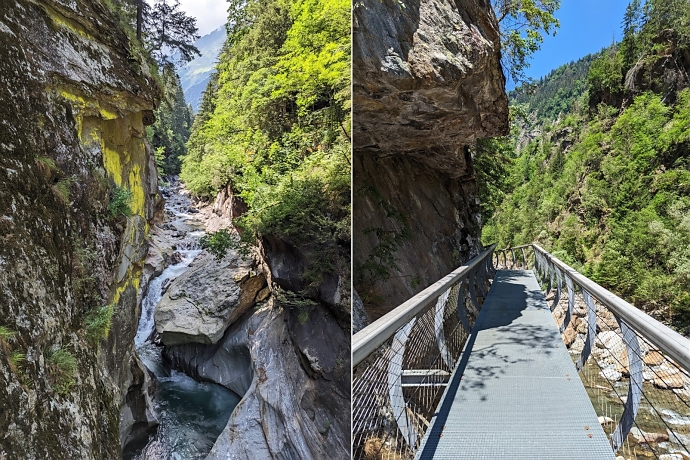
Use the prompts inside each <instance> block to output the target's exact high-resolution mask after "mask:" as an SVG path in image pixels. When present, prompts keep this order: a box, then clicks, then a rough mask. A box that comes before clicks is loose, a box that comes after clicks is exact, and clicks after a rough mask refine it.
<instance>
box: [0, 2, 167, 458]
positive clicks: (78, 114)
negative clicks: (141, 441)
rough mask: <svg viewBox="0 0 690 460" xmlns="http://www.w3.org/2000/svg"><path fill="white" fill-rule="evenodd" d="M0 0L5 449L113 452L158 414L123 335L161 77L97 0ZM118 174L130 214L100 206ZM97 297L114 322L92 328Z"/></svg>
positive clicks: (0, 386) (131, 312)
mask: <svg viewBox="0 0 690 460" xmlns="http://www.w3.org/2000/svg"><path fill="white" fill-rule="evenodd" d="M0 4H1V6H2V7H1V9H2V11H3V16H2V17H1V18H0V100H1V101H2V104H0V268H1V269H0V327H2V329H1V331H2V332H3V333H2V334H0V407H2V408H3V409H2V411H0V433H2V434H3V436H2V437H0V458H3V459H4V458H22V459H63V458H79V459H102V458H118V456H120V455H121V454H120V449H121V436H123V435H124V436H126V435H127V434H128V433H129V432H130V431H131V430H132V428H133V426H134V425H135V424H136V423H139V424H143V425H146V426H148V425H149V424H150V423H152V422H153V420H151V419H150V414H147V410H146V404H145V400H144V399H145V396H144V395H142V394H141V392H140V391H137V385H138V384H143V383H144V380H145V376H144V374H143V373H142V372H141V367H140V365H139V364H138V360H137V359H136V357H135V356H134V354H133V350H132V339H133V337H134V334H135V332H136V325H137V317H138V316H137V313H138V312H137V297H138V288H139V279H140V272H141V266H140V262H141V260H142V258H143V257H144V256H145V254H146V241H145V235H146V232H147V229H148V221H149V220H150V219H151V218H152V217H153V213H154V211H155V209H154V202H155V200H154V198H155V195H156V171H155V167H154V164H153V163H152V162H151V158H152V156H151V155H150V152H148V151H147V148H146V145H145V142H144V136H145V133H144V118H146V117H147V115H148V114H149V113H150V110H151V109H152V108H153V105H154V100H153V99H154V95H156V94H157V89H156V86H155V83H154V82H153V81H152V79H151V78H150V74H149V69H148V67H147V65H146V64H143V63H142V62H140V60H139V59H137V58H136V57H134V56H133V55H132V54H130V53H129V52H128V50H129V49H131V43H130V42H129V38H128V37H127V35H126V34H125V33H124V32H123V31H122V30H121V29H120V28H119V27H118V25H117V24H116V22H115V21H114V20H113V18H112V17H111V15H110V13H109V12H108V10H107V8H106V7H105V5H104V4H103V3H101V2H100V1H95V2H86V1H83V0H73V1H63V0H54V1H30V0H17V1H10V0H2V2H0ZM115 186H121V187H125V188H127V189H128V190H130V191H131V192H132V199H131V209H132V214H133V215H132V216H131V217H128V218H124V217H123V216H122V215H113V214H112V213H111V212H110V211H109V210H108V208H107V207H108V202H109V195H110V193H111V191H112V190H113V188H114V187H115ZM103 305H112V307H113V316H112V319H111V321H110V327H109V330H101V331H99V332H98V333H97V334H96V335H90V334H89V332H88V331H87V324H88V318H89V315H91V314H93V312H95V311H97V310H98V309H99V308H100V307H101V306H103ZM121 404H129V406H128V407H130V406H131V407H130V411H129V413H130V415H131V417H130V418H129V420H128V422H129V423H125V424H124V425H121V421H120V406H121ZM122 431H124V433H122Z"/></svg>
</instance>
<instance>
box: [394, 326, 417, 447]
mask: <svg viewBox="0 0 690 460" xmlns="http://www.w3.org/2000/svg"><path fill="white" fill-rule="evenodd" d="M416 320H417V318H412V320H410V322H409V323H407V324H406V325H405V326H404V327H403V328H402V329H400V330H399V331H398V332H397V333H396V334H395V337H393V344H392V345H391V348H390V359H389V361H388V397H389V398H390V403H391V409H392V410H393V417H394V418H395V422H396V424H397V425H398V429H399V430H400V434H402V436H403V439H405V441H406V442H407V444H408V445H409V446H410V447H412V448H413V449H414V448H415V447H416V446H417V431H416V430H415V429H414V426H413V425H412V421H411V420H410V416H409V414H408V411H407V403H406V402H405V396H404V395H403V389H402V371H403V358H404V356H405V344H406V343H407V339H408V338H409V336H410V332H411V331H412V327H413V326H414V324H415V322H416Z"/></svg>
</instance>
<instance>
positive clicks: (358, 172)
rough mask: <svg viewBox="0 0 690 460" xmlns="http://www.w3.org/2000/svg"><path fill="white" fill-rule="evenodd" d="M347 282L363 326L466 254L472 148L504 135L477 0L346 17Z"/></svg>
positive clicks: (474, 202) (497, 72)
mask: <svg viewBox="0 0 690 460" xmlns="http://www.w3.org/2000/svg"><path fill="white" fill-rule="evenodd" d="M353 80H354V81H353V89H354V95H353V104H354V116H353V128H354V133H353V139H354V148H355V151H354V153H355V154H354V159H353V173H354V184H353V185H354V202H353V213H354V216H353V220H354V222H355V226H354V244H353V247H354V253H353V257H354V267H355V273H354V282H355V287H356V288H357V290H358V293H359V295H360V296H361V297H362V300H363V302H364V304H365V307H366V310H367V313H368V314H369V316H370V318H371V319H372V320H375V319H376V318H377V317H379V316H381V315H382V314H384V313H386V312H387V311H389V310H390V309H391V308H393V307H395V306H396V305H398V304H399V303H401V302H403V301H404V300H406V299H407V298H409V297H411V296H412V295H413V294H415V293H416V292H418V291H420V290H421V289H423V288H424V287H426V286H427V285H429V284H430V283H432V282H434V281H436V280H437V279H439V278H440V277H441V276H443V275H445V274H447V273H448V272H450V271H451V270H452V269H453V268H455V267H456V266H457V265H459V264H460V263H462V262H464V261H466V260H468V259H469V258H471V257H472V256H474V255H476V254H477V253H478V252H479V249H480V246H481V244H480V242H479V235H480V226H481V223H480V221H479V203H478V198H477V186H476V179H475V176H474V171H473V168H472V150H471V145H472V143H473V142H474V141H475V140H476V139H479V138H484V137H490V136H498V135H503V134H506V133H507V130H508V102H507V97H506V94H505V90H504V86H505V78H504V76H503V73H502V70H501V66H500V52H499V33H498V23H497V21H496V18H495V16H494V14H493V11H492V10H491V6H490V3H489V2H488V1H487V0H461V1H447V0H423V1H418V0H417V1H413V0H402V1H393V0H383V1H381V2H374V1H372V2H363V3H360V4H357V5H356V6H355V8H354V49H353Z"/></svg>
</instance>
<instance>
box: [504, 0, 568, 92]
mask: <svg viewBox="0 0 690 460" xmlns="http://www.w3.org/2000/svg"><path fill="white" fill-rule="evenodd" d="M491 3H492V5H493V7H494V11H495V12H496V15H497V17H498V21H499V24H500V32H501V52H502V60H503V67H504V68H506V69H507V70H508V73H509V74H510V77H511V78H512V79H513V81H514V82H516V83H517V82H521V81H523V80H524V79H525V72H524V71H525V69H526V68H527V67H529V63H528V62H527V59H528V58H529V56H530V55H532V54H534V53H535V52H536V51H538V50H539V49H540V48H541V43H542V42H543V41H544V38H543V36H542V34H550V35H555V34H556V29H558V27H560V23H559V21H558V19H556V17H555V16H554V14H555V12H556V10H558V8H560V6H561V0H492V2H491Z"/></svg>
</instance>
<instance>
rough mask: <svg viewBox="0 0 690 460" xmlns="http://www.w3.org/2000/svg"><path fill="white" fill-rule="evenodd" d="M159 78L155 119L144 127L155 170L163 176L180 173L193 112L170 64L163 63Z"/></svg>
mask: <svg viewBox="0 0 690 460" xmlns="http://www.w3.org/2000/svg"><path fill="white" fill-rule="evenodd" d="M161 80H162V84H163V100H162V101H161V104H160V105H159V106H158V109H156V112H155V115H156V121H155V123H154V124H153V125H152V126H148V127H147V128H146V134H147V137H148V140H149V142H150V143H151V145H152V146H153V148H154V150H155V155H156V165H157V166H158V174H159V176H161V177H164V176H174V175H177V174H179V173H180V166H181V158H182V157H183V156H184V155H185V154H186V153H187V146H186V142H187V140H189V135H190V133H191V129H192V120H193V119H194V116H193V114H192V108H191V106H188V105H187V103H186V102H185V98H184V93H183V92H182V87H181V86H180V78H179V77H178V75H177V73H176V72H175V68H174V67H173V65H172V64H166V65H164V66H163V71H162V72H161Z"/></svg>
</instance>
